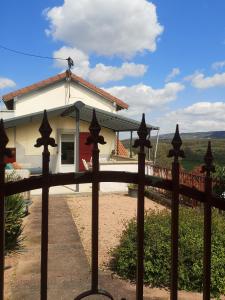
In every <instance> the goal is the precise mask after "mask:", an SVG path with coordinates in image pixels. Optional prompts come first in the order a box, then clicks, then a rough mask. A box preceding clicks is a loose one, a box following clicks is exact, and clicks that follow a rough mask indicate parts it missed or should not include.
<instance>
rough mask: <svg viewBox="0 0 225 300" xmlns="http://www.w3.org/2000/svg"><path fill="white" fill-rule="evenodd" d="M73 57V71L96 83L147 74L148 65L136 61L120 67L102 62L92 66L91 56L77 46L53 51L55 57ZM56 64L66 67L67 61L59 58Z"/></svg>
mask: <svg viewBox="0 0 225 300" xmlns="http://www.w3.org/2000/svg"><path fill="white" fill-rule="evenodd" d="M69 56H70V57H71V58H72V59H73V61H74V68H73V72H74V73H75V74H76V75H79V76H81V77H83V78H85V79H88V80H90V81H91V82H94V83H96V84H103V83H106V82H109V81H118V80H122V79H123V78H124V77H127V76H130V77H139V76H142V75H144V74H145V72H146V71H147V66H145V65H143V64H135V63H123V64H122V65H121V66H120V67H114V66H106V65H104V64H102V63H99V64H97V65H96V66H95V67H94V68H91V67H90V62H89V57H88V56H87V55H86V54H85V53H84V52H82V51H81V50H78V49H77V48H70V47H62V48H61V49H59V50H57V51H55V52H54V53H53V57H69ZM55 65H56V66H57V67H60V68H66V66H67V62H66V61H63V60H57V61H56V63H55Z"/></svg>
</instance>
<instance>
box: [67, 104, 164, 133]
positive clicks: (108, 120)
mask: <svg viewBox="0 0 225 300" xmlns="http://www.w3.org/2000/svg"><path fill="white" fill-rule="evenodd" d="M95 111H96V116H97V119H98V122H99V124H100V126H102V127H105V128H108V129H111V130H113V131H115V132H121V131H123V132H124V131H137V130H138V128H139V126H140V122H138V121H136V120H133V119H129V118H127V117H124V116H121V115H118V114H115V113H111V112H108V111H105V110H101V109H98V108H95ZM77 112H79V118H80V120H82V121H86V122H90V121H91V119H92V112H93V107H92V106H89V105H86V104H84V103H83V102H81V101H77V102H76V103H74V104H72V105H70V107H68V108H66V109H65V111H63V112H62V113H61V116H63V117H64V116H70V117H73V118H77ZM146 125H147V128H148V129H149V130H159V127H156V126H153V125H150V124H146Z"/></svg>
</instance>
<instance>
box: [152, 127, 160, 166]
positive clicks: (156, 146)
mask: <svg viewBox="0 0 225 300" xmlns="http://www.w3.org/2000/svg"><path fill="white" fill-rule="evenodd" d="M158 144H159V129H158V131H157V138H156V145H155V153H154V162H153V163H154V164H155V163H156V156H157V150H158Z"/></svg>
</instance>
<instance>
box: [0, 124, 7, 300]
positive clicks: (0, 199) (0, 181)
mask: <svg viewBox="0 0 225 300" xmlns="http://www.w3.org/2000/svg"><path fill="white" fill-rule="evenodd" d="M8 141H9V140H8V137H7V135H6V133H5V128H4V123H3V120H2V119H1V121H0V300H3V299H4V268H5V187H4V185H5V162H4V157H5V155H6V145H7V143H8Z"/></svg>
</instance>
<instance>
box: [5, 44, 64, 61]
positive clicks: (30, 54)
mask: <svg viewBox="0 0 225 300" xmlns="http://www.w3.org/2000/svg"><path fill="white" fill-rule="evenodd" d="M0 48H1V49H4V50H6V51H10V52H13V53H16V54H21V55H25V56H32V57H37V58H43V59H52V60H67V61H68V59H69V58H62V57H50V56H42V55H36V54H33V53H28V52H23V51H19V50H15V49H11V48H8V47H5V46H3V45H0Z"/></svg>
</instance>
